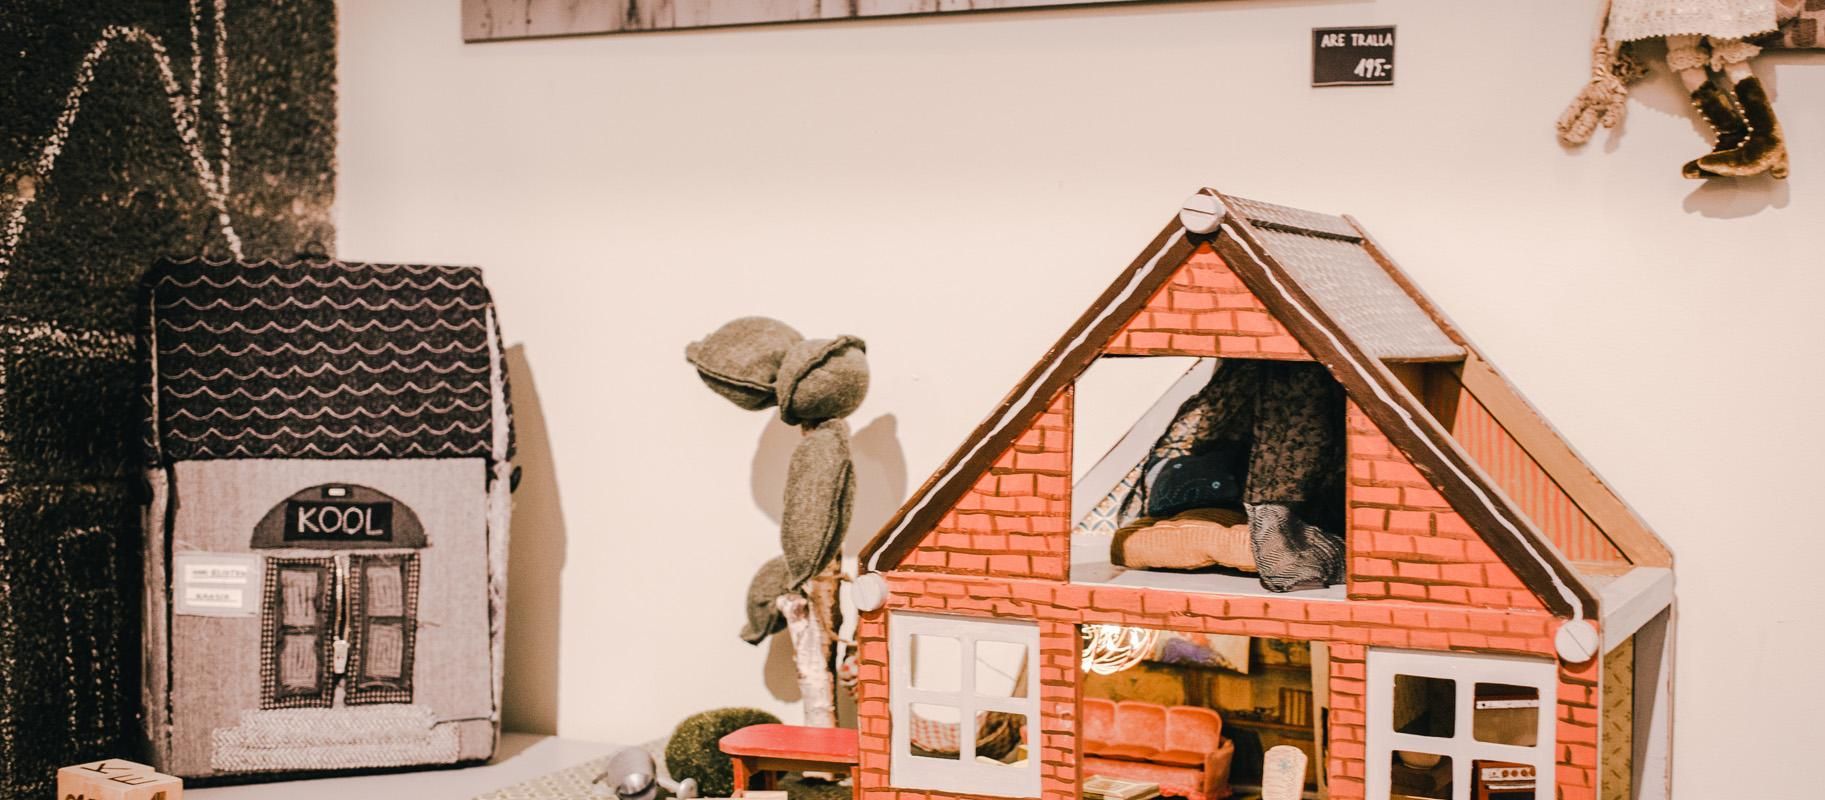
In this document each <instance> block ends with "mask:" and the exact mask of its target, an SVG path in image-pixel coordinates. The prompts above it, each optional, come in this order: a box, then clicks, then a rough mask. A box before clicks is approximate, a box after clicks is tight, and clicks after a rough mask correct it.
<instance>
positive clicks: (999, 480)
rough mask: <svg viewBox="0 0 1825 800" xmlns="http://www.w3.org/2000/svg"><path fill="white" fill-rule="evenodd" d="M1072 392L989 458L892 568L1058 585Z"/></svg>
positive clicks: (1064, 550) (1062, 574)
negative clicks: (947, 509)
mask: <svg viewBox="0 0 1825 800" xmlns="http://www.w3.org/2000/svg"><path fill="white" fill-rule="evenodd" d="M1072 396H1073V389H1072V387H1066V388H1065V389H1064V390H1063V391H1061V392H1059V393H1058V396H1057V397H1056V398H1053V400H1052V404H1051V406H1050V407H1049V408H1047V409H1046V412H1045V413H1044V414H1042V415H1040V417H1039V419H1038V420H1036V421H1035V422H1034V423H1033V426H1032V427H1031V428H1028V429H1027V431H1026V432H1025V433H1023V434H1021V436H1020V438H1019V439H1017V440H1015V442H1014V444H1013V445H1012V446H1011V447H1009V448H1008V450H1007V452H1005V453H1003V454H1002V455H1001V457H1000V458H998V459H996V460H995V465H994V466H993V467H991V468H990V469H989V471H988V474H986V475H983V476H982V478H981V479H980V480H978V481H976V485H975V486H973V487H971V488H970V490H969V492H968V493H967V494H965V495H964V496H963V499H962V500H960V501H958V503H957V505H956V507H955V508H953V509H951V511H950V513H948V514H945V515H944V518H943V519H941V520H939V522H938V526H937V527H936V528H934V529H933V530H932V532H931V533H929V534H926V537H925V540H924V541H922V542H920V543H919V546H918V547H917V548H915V549H914V550H913V552H911V553H910V554H908V555H907V557H906V559H905V560H904V561H903V562H901V564H900V568H901V569H906V570H915V571H920V570H923V571H934V572H948V573H958V574H965V575H1001V576H1005V577H1011V578H1023V577H1029V578H1049V579H1052V580H1060V581H1062V580H1066V579H1067V578H1069V576H1070V575H1069V573H1070V569H1071V563H1070V562H1071V555H1070V553H1071V400H1072Z"/></svg>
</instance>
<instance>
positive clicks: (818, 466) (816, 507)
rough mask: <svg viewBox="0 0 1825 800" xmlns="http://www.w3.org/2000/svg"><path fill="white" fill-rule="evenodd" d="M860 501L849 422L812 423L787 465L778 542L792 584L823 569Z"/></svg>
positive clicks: (839, 546) (840, 544) (799, 583)
mask: <svg viewBox="0 0 1825 800" xmlns="http://www.w3.org/2000/svg"><path fill="white" fill-rule="evenodd" d="M854 506H855V465H854V464H852V463H851V462H850V460H849V425H848V424H847V423H845V422H843V421H842V420H840V419H837V420H829V421H826V422H822V423H819V424H818V425H816V426H815V427H813V428H811V429H810V430H809V431H808V432H807V433H806V434H805V438H804V440H803V441H801V442H799V445H798V449H796V450H793V451H792V464H791V466H790V467H788V468H787V470H786V505H785V510H784V512H783V513H782V514H781V515H780V525H779V545H780V549H781V550H783V551H785V558H786V564H787V567H788V569H789V577H790V583H789V584H788V585H789V586H790V588H793V589H797V588H799V587H800V586H803V585H805V582H806V581H809V580H811V578H812V577H813V576H815V575H817V574H818V572H820V571H822V570H823V569H824V567H825V565H827V564H829V563H830V561H831V560H832V559H834V558H836V555H837V553H838V552H839V551H841V550H842V547H843V534H844V533H845V532H847V531H848V529H849V515H850V512H851V510H852V509H853V508H854Z"/></svg>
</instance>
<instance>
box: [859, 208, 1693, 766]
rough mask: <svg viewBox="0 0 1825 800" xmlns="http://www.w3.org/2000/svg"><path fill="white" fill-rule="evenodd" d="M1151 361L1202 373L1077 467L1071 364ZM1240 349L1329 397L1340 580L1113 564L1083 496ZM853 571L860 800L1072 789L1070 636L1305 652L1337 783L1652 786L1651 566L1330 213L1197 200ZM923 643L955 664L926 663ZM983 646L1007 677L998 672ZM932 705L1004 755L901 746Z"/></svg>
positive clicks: (1659, 596) (1108, 484) (1662, 655)
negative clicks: (992, 735) (1182, 636)
mask: <svg viewBox="0 0 1825 800" xmlns="http://www.w3.org/2000/svg"><path fill="white" fill-rule="evenodd" d="M1159 356H1177V357H1195V358H1198V359H1205V360H1206V361H1199V362H1196V363H1197V366H1194V367H1193V369H1192V372H1191V373H1188V374H1187V375H1186V377H1185V378H1184V379H1183V380H1181V381H1180V383H1179V385H1177V386H1174V387H1173V390H1172V393H1169V395H1168V396H1167V397H1165V398H1162V400H1161V403H1160V405H1159V406H1158V407H1156V408H1155V410H1154V411H1152V412H1149V413H1148V414H1147V415H1146V416H1145V418H1143V419H1141V420H1140V421H1139V422H1138V423H1137V424H1136V426H1135V428H1134V430H1133V431H1131V432H1130V433H1129V434H1128V435H1127V436H1126V437H1125V438H1123V440H1122V442H1121V443H1120V444H1118V445H1116V447H1115V448H1114V449H1113V450H1112V451H1111V452H1110V454H1109V456H1107V457H1106V458H1105V459H1104V460H1103V462H1099V463H1098V464H1097V465H1096V466H1095V467H1093V468H1091V469H1090V470H1088V472H1086V473H1085V474H1084V477H1082V478H1081V479H1080V480H1078V481H1077V482H1076V484H1075V485H1073V474H1074V471H1073V468H1072V466H1073V465H1072V463H1071V462H1072V458H1073V436H1074V424H1075V417H1074V406H1073V402H1074V398H1075V397H1076V387H1077V382H1078V379H1079V377H1080V376H1081V375H1083V374H1084V373H1085V372H1086V370H1087V369H1089V368H1090V367H1091V366H1092V365H1093V364H1095V363H1096V362H1097V360H1098V359H1102V358H1148V357H1159ZM1237 360H1272V361H1277V362H1316V363H1317V364H1319V365H1322V367H1323V369H1324V370H1325V371H1326V372H1327V373H1328V374H1329V375H1330V376H1331V377H1332V378H1334V379H1335V381H1336V382H1337V383H1338V384H1341V387H1342V390H1343V392H1344V395H1345V398H1346V399H1345V400H1344V405H1343V409H1342V411H1341V412H1340V414H1341V415H1342V417H1343V419H1342V421H1341V422H1340V424H1341V425H1343V426H1345V428H1346V430H1347V437H1346V439H1347V443H1346V447H1345V451H1346V452H1345V455H1344V456H1343V461H1344V462H1347V470H1344V471H1345V474H1346V477H1345V478H1344V479H1343V480H1342V481H1341V487H1340V488H1339V490H1338V491H1339V492H1341V493H1342V495H1343V496H1342V497H1341V498H1339V499H1340V500H1341V502H1342V504H1343V506H1344V511H1345V514H1344V516H1343V517H1342V519H1344V520H1345V522H1343V523H1342V526H1343V530H1342V531H1340V533H1341V534H1342V537H1343V544H1344V546H1345V548H1346V549H1345V553H1344V562H1343V564H1344V569H1343V572H1344V575H1343V580H1342V582H1341V584H1338V585H1333V586H1330V587H1328V588H1311V589H1307V590H1303V591H1290V592H1285V593H1277V592H1270V591H1267V590H1265V589H1264V588H1263V587H1262V585H1261V584H1260V583H1259V582H1257V581H1256V580H1254V579H1253V578H1250V577H1245V576H1238V575H1233V574H1221V573H1217V572H1208V573H1207V572H1199V571H1176V572H1165V571H1145V570H1133V569H1122V568H1120V567H1119V566H1116V565H1113V564H1111V563H1110V545H1109V544H1108V542H1109V541H1110V537H1109V536H1108V535H1107V533H1106V531H1105V532H1099V531H1098V530H1096V529H1095V528H1096V526H1097V525H1099V524H1101V523H1103V522H1106V520H1099V519H1098V515H1099V514H1105V515H1106V514H1107V513H1108V501H1109V499H1110V498H1114V497H1119V496H1120V493H1121V492H1122V491H1123V486H1122V484H1123V482H1124V481H1132V480H1133V475H1134V471H1135V470H1136V469H1137V464H1139V463H1140V461H1141V459H1142V458H1143V457H1145V455H1146V453H1147V451H1148V450H1147V448H1148V446H1149V445H1150V444H1151V443H1152V442H1154V441H1155V440H1156V439H1157V438H1158V437H1160V436H1161V435H1162V433H1163V432H1164V431H1165V430H1166V427H1167V425H1168V423H1169V421H1170V420H1171V418H1172V415H1171V410H1172V409H1173V408H1174V407H1176V406H1178V405H1179V403H1180V401H1182V400H1184V399H1185V398H1186V397H1189V396H1191V395H1192V394H1193V393H1194V392H1195V391H1197V389H1198V387H1199V386H1200V385H1202V384H1203V383H1204V382H1205V381H1206V380H1208V379H1209V378H1210V375H1211V364H1214V363H1218V362H1231V361H1237ZM1340 469H1342V467H1341V466H1340ZM861 571H862V574H861V575H860V576H859V577H858V580H857V586H856V588H857V595H856V596H857V604H858V607H859V608H860V609H861V610H862V612H863V613H862V614H861V616H860V619H859V622H858V630H857V641H858V647H859V654H858V671H859V682H858V688H857V697H858V716H859V728H860V741H861V755H860V759H861V761H860V765H859V769H858V771H857V773H856V782H857V783H856V788H857V792H858V793H859V795H858V796H859V797H860V798H861V800H912V799H913V798H918V800H927V798H948V797H976V796H996V797H1017V798H1028V797H1031V798H1047V800H1066V798H1076V797H1078V796H1079V793H1080V785H1081V781H1083V780H1084V779H1086V778H1089V777H1090V776H1091V774H1092V773H1093V771H1094V765H1093V764H1091V763H1087V762H1089V761H1090V759H1089V753H1087V746H1086V739H1088V738H1089V737H1090V735H1091V734H1090V732H1089V731H1087V730H1086V727H1087V726H1088V725H1089V724H1090V723H1089V722H1087V721H1086V720H1087V718H1088V712H1089V710H1090V709H1087V708H1086V701H1085V700H1084V686H1085V684H1086V682H1087V681H1089V680H1090V679H1091V678H1092V677H1093V676H1092V675H1091V674H1089V672H1088V671H1087V670H1086V669H1085V668H1084V667H1083V666H1082V659H1081V656H1082V650H1081V648H1083V647H1084V646H1085V645H1084V641H1085V639H1084V633H1085V632H1086V630H1087V629H1089V628H1091V627H1092V626H1124V627H1126V628H1140V629H1155V630H1163V631H1177V632H1189V633H1196V634H1234V635H1243V636H1251V637H1275V638H1278V639H1284V640H1296V641H1297V642H1300V643H1302V644H1303V643H1309V644H1310V647H1311V650H1312V652H1313V658H1312V667H1313V668H1312V673H1313V675H1314V677H1313V683H1314V685H1313V692H1312V695H1311V696H1312V697H1313V700H1312V701H1311V702H1312V704H1313V708H1310V709H1304V710H1302V711H1301V712H1300V714H1299V716H1300V717H1301V718H1310V719H1311V720H1312V723H1308V725H1315V727H1316V730H1317V735H1316V745H1315V746H1316V748H1317V749H1318V751H1319V752H1318V753H1317V757H1316V758H1315V759H1314V767H1315V768H1316V771H1315V780H1316V782H1317V783H1318V784H1319V786H1320V787H1322V788H1324V789H1325V790H1326V791H1328V795H1329V797H1331V798H1338V799H1339V800H1342V799H1344V798H1350V799H1355V798H1368V799H1369V800H1389V799H1390V798H1408V797H1427V798H1445V799H1446V800H1470V798H1479V800H1481V798H1491V797H1493V798H1503V797H1507V798H1516V797H1540V798H1548V797H1555V796H1556V797H1558V798H1563V799H1564V800H1595V798H1599V797H1602V798H1664V797H1667V796H1668V791H1669V790H1668V766H1669V764H1668V759H1669V752H1670V751H1669V747H1670V692H1671V686H1672V684H1671V664H1670V659H1671V651H1670V649H1669V642H1670V641H1671V638H1672V610H1673V609H1672V600H1673V589H1672V585H1673V577H1672V556H1671V554H1670V553H1669V552H1668V550H1667V548H1666V547H1665V545H1663V544H1662V543H1661V542H1660V540H1659V539H1657V538H1656V537H1655V536H1654V535H1653V534H1652V533H1651V532H1650V531H1649V530H1648V529H1647V528H1646V527H1645V526H1644V524H1643V523H1642V521H1641V520H1640V519H1639V518H1637V516H1636V515H1635V514H1634V513H1633V512H1631V511H1630V510H1629V508H1628V507H1627V506H1626V505H1625V504H1624V503H1623V502H1622V501H1621V500H1620V499H1619V498H1618V497H1617V496H1616V495H1615V494H1614V493H1613V492H1612V491H1611V490H1610V489H1609V487H1607V486H1606V485H1605V484H1604V483H1603V482H1602V481H1601V480H1599V479H1598V478H1597V477H1596V475H1595V474H1594V473H1593V472H1592V471H1591V469H1590V468H1589V467H1588V466H1587V465H1586V464H1585V462H1584V461H1582V460H1581V459H1580V458H1579V456H1578V455H1577V454H1576V453H1575V452H1574V451H1573V450H1572V449H1571V447H1570V446H1569V445H1568V444H1567V443H1566V442H1564V441H1563V440H1562V439H1561V438H1560V437H1559V436H1558V435H1557V434H1556V433H1555V432H1554V431H1553V429H1552V428H1551V427H1549V426H1548V425H1547V423H1546V422H1545V421H1544V420H1543V419H1542V418H1541V417H1540V416H1539V415H1538V414H1537V413H1536V412H1535V411H1534V410H1533V408H1532V407H1531V406H1530V405H1529V404H1528V403H1527V402H1526V401H1525V400H1523V399H1522V397H1521V396H1520V394H1519V393H1518V392H1517V391H1516V390H1515V389H1514V388H1513V387H1512V386H1511V385H1510V384H1509V383H1508V382H1507V381H1506V380H1505V379H1504V378H1503V377H1502V376H1501V374H1500V373H1498V372H1496V371H1495V369H1494V368H1493V367H1491V366H1490V364H1489V363H1488V362H1487V361H1486V360H1485V359H1484V357H1483V355H1482V354H1481V353H1480V352H1479V351H1478V350H1477V349H1476V348H1475V347H1474V346H1473V345H1471V344H1470V342H1469V341H1468V340H1467V339H1466V338H1465V337H1464V336H1463V334H1462V333H1461V332H1460V331H1459V330H1458V329H1457V328H1456V327H1455V326H1454V325H1453V324H1452V323H1451V322H1450V321H1449V320H1447V319H1446V318H1445V317H1444V316H1443V315H1442V314H1440V313H1439V311H1438V310H1437V309H1436V308H1435V307H1434V306H1433V304H1432V303H1431V302H1430V301H1429V300H1428V299H1427V298H1426V297H1425V296H1424V295H1423V294H1421V293H1420V292H1419V291H1418V290H1417V289H1416V288H1415V287H1414V285H1413V284H1412V282H1411V281H1410V280H1409V279H1408V278H1407V277H1406V276H1405V275H1404V274H1403V273H1401V272H1400V270H1399V269H1398V268H1396V267H1395V266H1394V264H1393V263H1392V262H1391V261H1390V260H1389V259H1388V258H1387V256H1386V255H1385V254H1384V253H1383V251H1382V250H1381V249H1380V248H1379V247H1377V246H1376V244H1375V242H1374V241H1373V240H1372V239H1370V237H1369V236H1368V234H1367V233H1365V232H1364V231H1363V229H1362V228H1361V227H1360V226H1358V225H1357V223H1356V222H1355V221H1354V220H1352V219H1350V218H1348V217H1338V216H1331V215H1326V214H1317V213H1312V212H1307V211H1301V210H1297V209H1292V208H1286V207H1282V206H1275V205H1270V204H1267V203H1260V202H1255V201H1250V200H1245V199H1242V198H1237V197H1229V196H1225V195H1223V194H1221V193H1219V192H1216V191H1214V190H1208V189H1207V190H1203V191H1201V192H1200V193H1198V194H1196V195H1194V196H1193V197H1192V198H1190V199H1189V200H1188V201H1187V203H1186V206H1185V208H1184V209H1183V210H1182V211H1181V213H1180V214H1179V215H1178V216H1177V217H1175V218H1174V219H1173V220H1172V222H1170V223H1169V224H1167V225H1166V227H1165V229H1164V230H1162V231H1161V232H1160V233H1159V235H1158V236H1156V237H1155V238H1154V240H1153V241H1152V242H1150V243H1149V244H1148V245H1147V247H1146V248H1145V249H1144V250H1143V251H1142V252H1141V254H1140V255H1139V256H1138V257H1137V258H1136V259H1135V260H1134V261H1133V263H1131V264H1129V265H1128V266H1127V268H1126V269H1124V270H1122V272H1121V273H1120V275H1119V276H1117V278H1116V280H1115V282H1114V283H1113V284H1112V285H1111V286H1110V287H1109V288H1108V289H1107V290H1106V291H1105V292H1103V294H1102V295H1101V296H1100V297H1099V298H1097V300H1096V302H1095V303H1094V304H1093V305H1092V306H1091V307H1090V308H1089V310H1088V311H1086V312H1085V313H1084V314H1083V315H1082V316H1081V317H1080V318H1079V319H1078V320H1077V322H1076V323H1075V324H1074V325H1072V326H1071V328H1070V329H1069V330H1067V331H1066V332H1065V333H1064V334H1063V335H1062V336H1061V337H1060V338H1059V339H1058V342H1057V344H1056V345H1054V346H1053V347H1052V348H1051V349H1050V350H1049V351H1048V352H1047V353H1046V354H1045V356H1044V357H1043V358H1042V359H1041V360H1040V361H1039V363H1038V364H1036V365H1035V366H1034V367H1033V368H1032V369H1031V370H1030V371H1029V372H1027V374H1026V376H1025V377H1024V378H1022V379H1021V381H1020V383H1019V384H1018V385H1016V386H1015V387H1014V388H1013V390H1012V391H1010V392H1009V393H1008V395H1007V397H1006V399H1005V400H1004V401H1003V402H1002V403H1001V404H1000V405H999V406H998V407H997V408H995V409H994V411H993V412H992V413H990V414H989V416H988V417H987V418H986V419H985V420H984V421H983V422H982V423H981V424H980V425H979V426H978V427H977V428H976V429H975V431H974V432H973V433H972V434H971V435H970V437H969V438H968V439H967V440H966V441H964V442H963V444H962V445H961V446H960V447H959V448H958V449H957V451H956V452H955V454H953V455H952V456H951V457H950V458H949V460H947V461H946V462H945V463H944V464H943V466H941V467H940V468H939V469H938V470H937V472H936V473H935V474H934V475H933V476H932V477H931V479H930V480H928V481H926V483H925V484H924V485H923V486H922V487H920V488H919V489H918V491H917V492H915V493H914V494H913V496H912V497H911V499H909V500H908V501H907V502H906V504H905V505H904V506H903V507H902V508H901V509H900V510H899V512H898V513H897V514H896V515H895V516H894V517H893V518H892V520H890V521H889V522H888V523H887V525H886V526H885V527H884V528H883V529H882V530H881V532H880V533H879V534H878V535H877V536H876V537H875V538H874V539H873V541H871V542H870V543H869V544H868V545H867V546H866V548H865V549H864V550H863V551H862V554H861ZM1010 648H1011V649H1012V650H1013V651H1014V652H1015V653H1016V654H1017V655H1018V657H1017V658H1014V659H1011V660H1010V659H1007V658H1005V657H1004V658H1001V659H1000V660H999V661H994V659H991V658H989V654H990V653H991V652H1005V651H1006V650H1008V649H1010ZM915 652H917V653H919V654H920V655H919V658H918V659H914V658H913V654H914V653H915ZM1320 655H1322V657H1320ZM934 657H935V658H936V659H937V660H938V661H939V662H945V661H947V660H948V661H950V662H954V663H953V667H954V668H953V669H951V670H950V672H951V673H953V674H955V673H959V672H960V673H961V677H960V679H952V680H949V681H948V682H945V681H940V680H933V679H930V678H929V677H928V676H927V675H925V674H923V673H924V672H926V671H929V666H930V663H929V662H931V661H932V660H933V658H934ZM991 661H994V664H1000V665H1006V664H1010V663H1012V664H1016V665H1018V666H1017V672H1018V674H1017V675H1016V677H1015V679H1014V680H1013V681H1012V682H1011V684H1010V683H1009V682H1005V681H1004V682H999V683H995V682H994V680H995V675H996V674H998V672H997V670H996V669H991V668H990V667H991V666H994V664H991ZM1003 671H1005V670H1003ZM985 681H989V682H990V683H993V686H994V688H993V689H992V690H991V689H985V688H984V686H985V683H984V682H985ZM1010 685H1011V686H1012V687H1013V688H1012V690H1011V691H1010V690H1009V688H1008V687H1009V686H1010ZM937 711H946V712H947V716H946V718H947V719H957V720H962V721H969V720H981V719H984V718H987V717H988V716H991V715H992V716H994V717H996V718H998V719H1005V718H1006V717H1008V716H1009V715H1013V716H1015V717H1016V718H1017V719H1018V720H1019V722H1018V727H1019V728H1020V730H1021V735H1022V739H1023V741H1024V743H1025V751H1024V756H1023V757H1017V758H1005V759H984V758H978V757H974V756H975V755H976V753H974V752H973V750H972V749H971V747H970V746H969V745H970V744H971V739H972V737H970V736H964V737H963V742H964V746H963V747H962V748H961V751H962V752H961V753H960V757H955V758H933V757H931V755H930V754H929V753H921V752H918V751H917V750H916V749H915V748H913V747H911V746H910V744H909V741H908V733H909V728H910V727H911V726H912V725H913V724H914V723H916V722H917V721H919V720H921V719H930V718H933V716H934V714H936V713H937ZM1421 711H1423V712H1424V715H1423V716H1422V714H1421V713H1420V712H1421ZM1308 712H1309V713H1308ZM1420 719H1428V720H1429V721H1430V724H1429V725H1428V726H1419V725H1417V723H1416V720H1420ZM1235 724H1237V723H1236V722H1235V721H1234V720H1225V725H1224V730H1225V732H1226V733H1227V731H1228V730H1229V729H1230V728H1231V727H1232V726H1233V725H1235ZM966 727H967V726H966ZM1308 730H1310V728H1308ZM1240 758H1241V757H1240V756H1238V760H1240ZM1144 759H1145V754H1142V755H1141V756H1139V757H1137V759H1136V760H1144ZM1255 759H1256V764H1259V763H1260V761H1259V759H1260V756H1259V755H1256V756H1255ZM1238 766H1239V765H1238ZM1416 782H1417V784H1418V785H1416Z"/></svg>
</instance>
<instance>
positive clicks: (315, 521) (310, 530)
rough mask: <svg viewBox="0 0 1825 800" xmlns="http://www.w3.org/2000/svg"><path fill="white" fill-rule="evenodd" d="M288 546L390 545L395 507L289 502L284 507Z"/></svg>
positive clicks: (352, 503)
mask: <svg viewBox="0 0 1825 800" xmlns="http://www.w3.org/2000/svg"><path fill="white" fill-rule="evenodd" d="M285 540H286V541H288V542H348V541H361V542H390V541H392V540H393V504H392V503H385V502H382V503H361V502H354V501H335V500H289V501H286V504H285Z"/></svg>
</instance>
